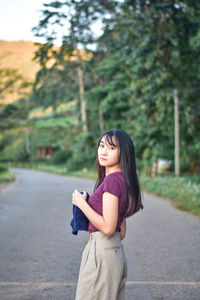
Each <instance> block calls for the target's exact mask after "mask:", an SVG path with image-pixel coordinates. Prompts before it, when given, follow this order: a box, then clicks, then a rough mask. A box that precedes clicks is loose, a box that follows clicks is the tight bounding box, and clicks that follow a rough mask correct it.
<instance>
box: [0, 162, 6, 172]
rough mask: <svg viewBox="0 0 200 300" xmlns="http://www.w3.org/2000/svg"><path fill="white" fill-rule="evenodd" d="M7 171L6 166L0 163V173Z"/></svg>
mask: <svg viewBox="0 0 200 300" xmlns="http://www.w3.org/2000/svg"><path fill="white" fill-rule="evenodd" d="M6 171H8V166H7V165H5V164H1V163H0V173H3V172H6Z"/></svg>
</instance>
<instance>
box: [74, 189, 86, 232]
mask: <svg viewBox="0 0 200 300" xmlns="http://www.w3.org/2000/svg"><path fill="white" fill-rule="evenodd" d="M81 194H83V192H81ZM89 197H90V195H89V194H88V193H87V197H86V201H87V202H88V200H89ZM88 223H89V220H88V218H87V217H86V216H85V215H84V213H83V212H82V210H80V208H79V207H78V206H76V205H74V204H73V219H72V220H71V223H70V225H71V227H72V234H75V235H77V234H78V231H79V230H86V231H88Z"/></svg>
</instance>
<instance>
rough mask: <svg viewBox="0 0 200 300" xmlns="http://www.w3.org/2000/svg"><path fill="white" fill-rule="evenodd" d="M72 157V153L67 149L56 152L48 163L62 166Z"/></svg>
mask: <svg viewBox="0 0 200 300" xmlns="http://www.w3.org/2000/svg"><path fill="white" fill-rule="evenodd" d="M71 156H72V152H71V150H69V149H65V150H60V151H57V152H56V153H55V154H54V155H53V157H52V158H51V159H50V161H49V162H50V163H53V164H56V165H57V164H64V163H66V162H67V160H68V159H69V158H70V157H71Z"/></svg>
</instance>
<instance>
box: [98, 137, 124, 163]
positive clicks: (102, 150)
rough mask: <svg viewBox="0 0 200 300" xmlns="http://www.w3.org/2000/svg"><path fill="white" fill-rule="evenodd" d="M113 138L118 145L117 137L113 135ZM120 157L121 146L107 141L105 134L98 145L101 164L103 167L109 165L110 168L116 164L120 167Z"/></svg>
mask: <svg viewBox="0 0 200 300" xmlns="http://www.w3.org/2000/svg"><path fill="white" fill-rule="evenodd" d="M112 140H113V142H114V143H115V144H116V145H117V141H116V138H115V137H112ZM119 157H120V149H119V147H115V146H112V145H109V144H108V143H107V142H106V137H105V136H103V138H102V139H101V141H100V144H99V147H98V161H99V164H100V165H101V166H103V167H108V168H109V167H114V166H116V167H118V166H119Z"/></svg>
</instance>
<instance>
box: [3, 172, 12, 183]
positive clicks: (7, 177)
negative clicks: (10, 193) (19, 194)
mask: <svg viewBox="0 0 200 300" xmlns="http://www.w3.org/2000/svg"><path fill="white" fill-rule="evenodd" d="M14 180H15V174H14V173H12V172H10V171H6V172H2V173H0V182H1V183H2V182H11V181H14Z"/></svg>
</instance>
